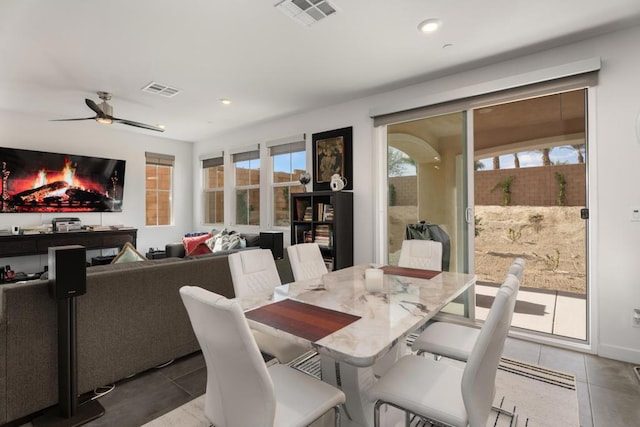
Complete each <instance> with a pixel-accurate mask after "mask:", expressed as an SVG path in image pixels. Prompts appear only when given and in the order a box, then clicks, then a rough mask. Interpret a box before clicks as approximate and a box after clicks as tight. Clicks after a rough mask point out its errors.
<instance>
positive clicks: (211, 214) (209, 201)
mask: <svg viewBox="0 0 640 427" xmlns="http://www.w3.org/2000/svg"><path fill="white" fill-rule="evenodd" d="M202 171H203V175H204V185H203V187H204V222H205V223H207V224H216V223H218V224H222V223H224V159H223V157H222V156H221V157H216V158H213V159H205V160H203V161H202Z"/></svg>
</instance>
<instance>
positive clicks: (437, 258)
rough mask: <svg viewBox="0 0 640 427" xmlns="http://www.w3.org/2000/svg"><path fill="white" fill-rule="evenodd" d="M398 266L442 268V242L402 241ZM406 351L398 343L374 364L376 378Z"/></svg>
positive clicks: (438, 269) (426, 268) (424, 268)
mask: <svg viewBox="0 0 640 427" xmlns="http://www.w3.org/2000/svg"><path fill="white" fill-rule="evenodd" d="M398 267H406V268H417V269H421V270H433V271H441V270H442V243H440V242H437V241H435V240H419V239H410V240H403V241H402V248H401V249H400V259H399V260H398ZM403 352H404V348H403V345H401V344H396V345H395V346H393V347H392V348H391V349H390V350H389V351H388V352H387V353H386V354H385V355H384V356H382V357H381V358H380V359H378V360H376V362H375V363H374V365H373V375H374V376H375V377H376V378H379V377H381V376H382V375H384V374H385V373H386V372H387V370H388V369H389V368H390V367H391V366H393V364H395V363H396V362H397V361H398V358H399V357H400V356H402V354H403Z"/></svg>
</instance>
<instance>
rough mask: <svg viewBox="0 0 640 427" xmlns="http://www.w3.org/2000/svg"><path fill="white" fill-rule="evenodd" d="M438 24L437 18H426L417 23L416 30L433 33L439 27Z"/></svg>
mask: <svg viewBox="0 0 640 427" xmlns="http://www.w3.org/2000/svg"><path fill="white" fill-rule="evenodd" d="M440 25H441V23H440V20H439V19H426V20H424V21H422V22H421V23H420V24H419V25H418V30H420V31H421V32H423V33H433V32H434V31H436V30H437V29H438V28H440Z"/></svg>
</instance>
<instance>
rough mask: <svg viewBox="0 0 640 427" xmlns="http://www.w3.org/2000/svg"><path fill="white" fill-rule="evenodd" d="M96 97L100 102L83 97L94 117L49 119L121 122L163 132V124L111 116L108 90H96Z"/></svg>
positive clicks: (107, 123)
mask: <svg viewBox="0 0 640 427" xmlns="http://www.w3.org/2000/svg"><path fill="white" fill-rule="evenodd" d="M98 97H99V98H100V99H101V100H102V102H101V103H100V104H96V103H95V102H94V101H92V100H91V99H89V98H85V100H84V102H85V104H87V107H89V108H91V109H92V110H93V111H94V112H95V113H96V115H95V116H94V117H85V118H79V119H55V120H51V121H53V122H67V121H78V120H95V121H96V122H98V123H101V124H105V125H110V124H112V123H114V122H115V123H122V124H123V125H128V126H134V127H138V128H142V129H148V130H153V131H156V132H164V126H157V125H149V124H146V123H140V122H135V121H133V120H127V119H119V118H117V117H113V107H112V106H111V105H110V104H109V103H107V101H109V100H110V99H111V94H110V93H109V92H98Z"/></svg>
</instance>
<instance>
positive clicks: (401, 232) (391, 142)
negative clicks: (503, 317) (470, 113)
mask: <svg viewBox="0 0 640 427" xmlns="http://www.w3.org/2000/svg"><path fill="white" fill-rule="evenodd" d="M465 117H466V114H465V113H464V112H454V113H450V114H443V115H436V116H432V117H425V118H421V119H418V120H412V121H407V122H403V123H395V124H391V125H389V126H388V127H387V177H388V189H387V194H388V200H387V204H388V206H387V230H388V233H387V239H388V240H387V247H388V262H389V264H392V265H396V264H397V261H398V258H399V255H400V248H401V245H402V241H403V240H404V239H405V235H406V232H407V228H412V226H415V225H416V224H419V223H421V222H424V223H425V224H433V226H436V227H439V228H440V229H441V230H442V231H444V233H445V234H446V236H447V237H448V241H446V239H445V241H444V242H443V258H444V261H445V268H448V270H449V271H457V272H466V271H468V265H469V259H468V254H469V250H468V245H469V238H468V230H469V226H468V223H467V221H466V215H465V214H466V212H467V206H468V193H467V188H468V184H467V183H468V176H467V173H466V170H467V168H466V147H467V141H466V138H465V135H466V131H465V128H466V120H465ZM413 228H415V227H413ZM472 310H473V306H472V305H471V306H470V305H469V304H465V298H464V297H462V298H460V299H459V300H458V301H456V302H455V303H454V304H451V305H450V306H449V307H448V308H447V311H451V312H454V313H456V314H460V315H466V316H469V314H470V311H472Z"/></svg>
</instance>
